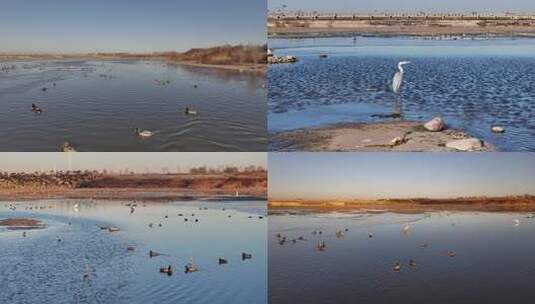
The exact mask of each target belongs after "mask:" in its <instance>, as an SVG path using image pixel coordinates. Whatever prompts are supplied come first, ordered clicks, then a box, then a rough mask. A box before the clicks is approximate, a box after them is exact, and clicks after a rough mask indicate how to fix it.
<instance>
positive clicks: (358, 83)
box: [268, 38, 535, 151]
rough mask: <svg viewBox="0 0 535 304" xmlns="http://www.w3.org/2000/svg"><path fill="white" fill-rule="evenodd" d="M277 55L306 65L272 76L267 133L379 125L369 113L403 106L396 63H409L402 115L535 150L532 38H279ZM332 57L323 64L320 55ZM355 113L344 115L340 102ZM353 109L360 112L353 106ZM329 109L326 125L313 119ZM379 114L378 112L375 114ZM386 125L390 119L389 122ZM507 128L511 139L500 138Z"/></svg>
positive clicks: (501, 145)
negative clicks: (499, 128)
mask: <svg viewBox="0 0 535 304" xmlns="http://www.w3.org/2000/svg"><path fill="white" fill-rule="evenodd" d="M270 47H274V48H275V53H276V54H278V55H286V54H292V55H295V56H297V57H299V59H300V61H299V62H297V63H296V64H292V65H272V66H270V68H269V71H268V92H269V93H268V109H269V114H268V115H269V124H268V129H269V130H270V131H272V132H276V131H282V130H288V129H295V128H300V127H311V126H319V125H322V124H324V123H325V121H328V122H329V123H331V122H347V121H363V122H371V121H380V120H382V119H380V118H378V117H377V116H371V115H369V113H367V112H362V111H361V110H360V109H361V108H362V105H363V104H364V105H366V107H364V108H365V110H366V109H368V108H370V107H372V108H376V109H375V113H377V114H383V113H385V112H386V113H389V112H390V111H391V109H392V106H393V104H394V103H395V102H396V99H397V96H396V94H394V93H392V92H391V89H390V84H391V82H392V76H393V75H394V73H395V71H396V65H397V62H399V61H401V60H410V61H411V62H412V63H411V64H410V65H407V66H405V70H406V73H405V75H404V84H403V90H402V93H401V110H402V111H403V114H404V117H405V118H406V119H415V120H427V119H430V118H431V117H433V116H443V117H444V118H445V119H446V122H447V123H448V124H449V125H450V126H452V127H455V128H460V129H464V130H466V131H468V132H469V133H471V134H473V135H474V136H476V137H479V138H482V139H485V140H486V141H488V142H491V143H493V144H494V145H496V146H497V148H498V149H499V150H502V151H524V150H527V151H532V150H535V120H533V119H532V118H531V117H533V115H534V114H535V107H534V106H533V104H534V103H533V100H535V91H534V90H533V87H534V85H533V84H534V83H535V76H533V73H531V72H530V71H531V70H533V69H534V68H535V61H534V60H533V58H534V57H533V54H534V53H533V52H534V51H535V41H534V40H531V39H516V40H508V39H495V40H475V41H472V40H470V41H429V40H418V39H410V38H360V39H359V40H358V43H357V44H356V45H353V41H352V38H324V39H289V40H284V39H274V40H272V41H270ZM321 53H327V54H329V58H327V59H321V58H319V56H318V54H321ZM341 104H346V105H347V106H346V108H350V109H349V110H348V111H349V112H348V113H351V116H352V117H353V118H352V119H351V118H348V117H346V116H349V114H348V115H338V114H337V112H339V111H338V110H337V109H338V107H337V106H339V105H341ZM352 108H354V109H352ZM320 111H321V112H323V113H324V115H323V117H322V119H321V120H309V119H308V117H309V116H310V115H315V113H317V112H320ZM375 113H372V115H373V114H375ZM383 120H384V119H383ZM492 125H503V126H505V128H506V133H505V134H494V133H492V132H491V131H490V126H492Z"/></svg>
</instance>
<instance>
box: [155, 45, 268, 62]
mask: <svg viewBox="0 0 535 304" xmlns="http://www.w3.org/2000/svg"><path fill="white" fill-rule="evenodd" d="M164 56H165V57H167V58H169V59H170V60H172V61H186V62H193V63H200V64H218V65H236V64H238V65H242V64H265V63H267V46H266V45H261V46H260V45H223V46H216V47H211V48H206V49H199V48H196V49H191V50H189V51H187V52H185V53H177V52H168V53H164Z"/></svg>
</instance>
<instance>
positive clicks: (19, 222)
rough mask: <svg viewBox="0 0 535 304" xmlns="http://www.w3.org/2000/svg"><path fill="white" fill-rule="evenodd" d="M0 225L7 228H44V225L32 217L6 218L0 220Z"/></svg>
mask: <svg viewBox="0 0 535 304" xmlns="http://www.w3.org/2000/svg"><path fill="white" fill-rule="evenodd" d="M0 226H5V227H7V229H9V230H23V229H24V230H27V229H44V228H46V225H45V224H44V223H43V222H41V221H40V220H36V219H32V218H8V219H4V220H0Z"/></svg>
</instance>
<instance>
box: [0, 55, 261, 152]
mask: <svg viewBox="0 0 535 304" xmlns="http://www.w3.org/2000/svg"><path fill="white" fill-rule="evenodd" d="M3 65H13V66H15V69H13V70H9V71H8V72H3V73H0V104H1V105H2V106H3V107H4V108H5V109H7V110H6V111H3V112H2V113H0V121H1V122H0V127H1V128H2V129H3V130H5V136H2V139H1V141H0V145H1V147H2V149H3V150H5V151H58V150H59V149H60V146H61V145H62V144H63V142H65V141H69V142H71V143H73V145H74V147H75V148H76V149H77V150H79V151H265V147H266V134H265V133H266V117H265V116H266V115H265V113H266V105H265V96H266V91H265V88H264V79H265V77H264V76H263V75H261V74H255V73H246V72H238V71H232V70H219V69H217V70H216V69H207V68H201V67H192V66H183V65H169V64H164V63H161V62H147V61H105V62H101V61H32V62H3V63H1V64H0V66H3ZM32 103H35V104H36V105H37V106H39V107H40V108H41V109H42V113H40V115H36V113H33V112H32V111H31V104H32ZM186 107H189V108H192V109H195V110H197V111H198V115H194V116H192V115H184V109H185V108H186ZM135 128H140V129H148V130H150V131H153V132H154V136H152V137H150V138H145V139H143V138H140V137H138V136H136V134H135V132H134V129H135Z"/></svg>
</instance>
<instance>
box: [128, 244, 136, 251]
mask: <svg viewBox="0 0 535 304" xmlns="http://www.w3.org/2000/svg"><path fill="white" fill-rule="evenodd" d="M126 250H128V251H134V250H136V246H133V245H129V246H127V247H126Z"/></svg>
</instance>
